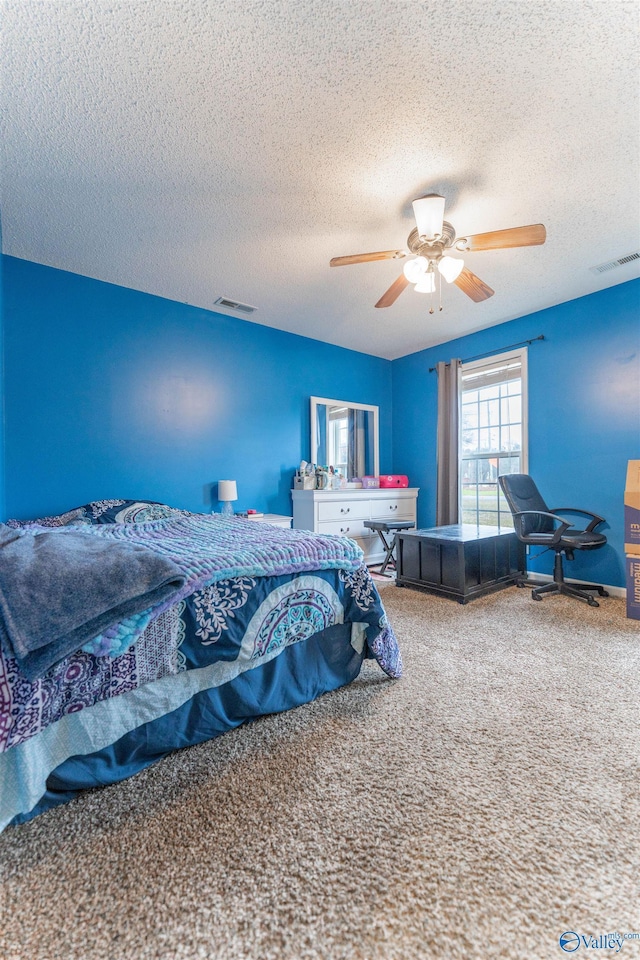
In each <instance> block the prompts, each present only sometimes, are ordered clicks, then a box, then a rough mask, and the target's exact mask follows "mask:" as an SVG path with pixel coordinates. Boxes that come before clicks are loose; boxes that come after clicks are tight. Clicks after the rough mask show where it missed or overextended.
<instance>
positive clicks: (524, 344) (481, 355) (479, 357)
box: [429, 333, 544, 373]
mask: <svg viewBox="0 0 640 960" xmlns="http://www.w3.org/2000/svg"><path fill="white" fill-rule="evenodd" d="M536 340H544V333H541V334H540V336H539V337H534V338H533V340H521V341H520V343H511V344H509V346H508V347H500V348H499V349H500V352H502V351H504V350H513V348H514V347H528V346H529V344H530V343H535V342H536ZM495 352H496V351H495V350H489V351H488V352H487V353H478V354H476V356H475V357H467V358H466V359H465V360H461V361H460V363H471V361H472V360H482V359H484V357H492V356H493V355H494V353H495ZM447 366H449V364H447ZM435 369H437V368H436V367H429V373H433V371H434V370H435Z"/></svg>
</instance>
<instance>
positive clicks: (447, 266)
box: [438, 257, 464, 283]
mask: <svg viewBox="0 0 640 960" xmlns="http://www.w3.org/2000/svg"><path fill="white" fill-rule="evenodd" d="M463 267H464V260H456V258H455V257H442V258H441V259H440V260H438V270H439V271H440V273H441V274H442V276H443V277H444V278H445V280H446V281H447V283H453V281H454V280H457V279H458V277H459V276H460V274H461V273H462V268H463Z"/></svg>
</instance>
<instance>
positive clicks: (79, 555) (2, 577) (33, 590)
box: [0, 524, 185, 680]
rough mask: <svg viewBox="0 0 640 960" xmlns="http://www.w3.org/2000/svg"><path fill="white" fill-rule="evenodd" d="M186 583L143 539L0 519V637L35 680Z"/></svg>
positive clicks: (173, 567)
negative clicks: (17, 526) (26, 526)
mask: <svg viewBox="0 0 640 960" xmlns="http://www.w3.org/2000/svg"><path fill="white" fill-rule="evenodd" d="M184 583H185V577H184V575H183V574H182V571H181V570H180V568H179V567H178V566H176V564H175V563H173V561H171V560H169V559H168V558H167V557H162V556H160V555H158V554H156V553H154V552H153V551H151V550H148V549H147V548H146V547H141V546H137V545H135V544H130V543H126V542H113V541H109V540H102V539H100V538H98V537H92V536H90V535H89V534H86V533H83V532H82V531H80V530H69V529H66V530H47V531H40V532H36V533H34V532H33V531H32V530H30V531H24V530H12V529H11V528H9V527H7V526H5V524H0V643H2V645H3V647H4V649H5V650H6V652H7V653H8V654H9V655H10V656H13V657H15V658H16V659H17V661H18V663H19V665H20V668H21V670H22V672H23V673H24V674H25V676H26V677H27V679H29V680H35V679H38V678H39V677H41V676H42V675H43V674H44V673H46V671H47V670H48V669H49V667H51V666H53V665H54V664H55V663H57V662H58V661H59V660H62V659H63V658H64V657H66V656H68V655H69V654H70V653H73V652H74V651H76V650H78V649H79V648H80V647H81V646H82V645H83V644H85V643H87V641H89V640H92V639H93V638H94V637H96V636H98V634H100V633H102V632H104V631H105V630H107V629H109V627H111V626H113V625H114V624H116V623H117V622H118V621H119V620H122V619H124V618H125V617H130V616H132V615H134V614H137V613H142V612H143V611H144V610H148V609H149V607H152V606H154V605H155V604H157V603H160V602H162V601H163V600H166V599H168V598H169V597H170V596H171V595H172V594H173V593H176V592H177V591H178V590H179V589H180V588H181V587H183V586H184Z"/></svg>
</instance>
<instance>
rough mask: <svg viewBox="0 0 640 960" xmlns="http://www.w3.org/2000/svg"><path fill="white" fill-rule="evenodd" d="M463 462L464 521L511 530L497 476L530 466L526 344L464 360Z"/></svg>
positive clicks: (461, 437) (461, 486) (461, 513)
mask: <svg viewBox="0 0 640 960" xmlns="http://www.w3.org/2000/svg"><path fill="white" fill-rule="evenodd" d="M458 462H459V481H460V482H459V489H460V519H461V522H462V523H475V524H478V523H479V524H483V525H489V526H496V527H510V528H512V527H513V521H512V517H511V512H510V510H509V507H508V505H507V502H506V500H505V499H504V496H503V493H502V490H501V489H500V486H499V484H498V477H499V476H500V475H501V474H503V473H526V472H527V469H528V465H527V351H526V348H525V349H523V350H520V351H517V352H516V353H504V354H501V355H499V356H495V357H491V358H489V359H483V360H475V361H472V362H470V363H463V364H462V367H461V371H460V452H459V460H458Z"/></svg>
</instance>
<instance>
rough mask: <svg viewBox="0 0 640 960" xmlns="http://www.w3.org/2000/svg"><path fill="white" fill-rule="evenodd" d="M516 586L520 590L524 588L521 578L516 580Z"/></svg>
mask: <svg viewBox="0 0 640 960" xmlns="http://www.w3.org/2000/svg"><path fill="white" fill-rule="evenodd" d="M516 587H519V588H520V590H524V587H525V584H524V583H523V582H522V580H518V581H517V583H516Z"/></svg>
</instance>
